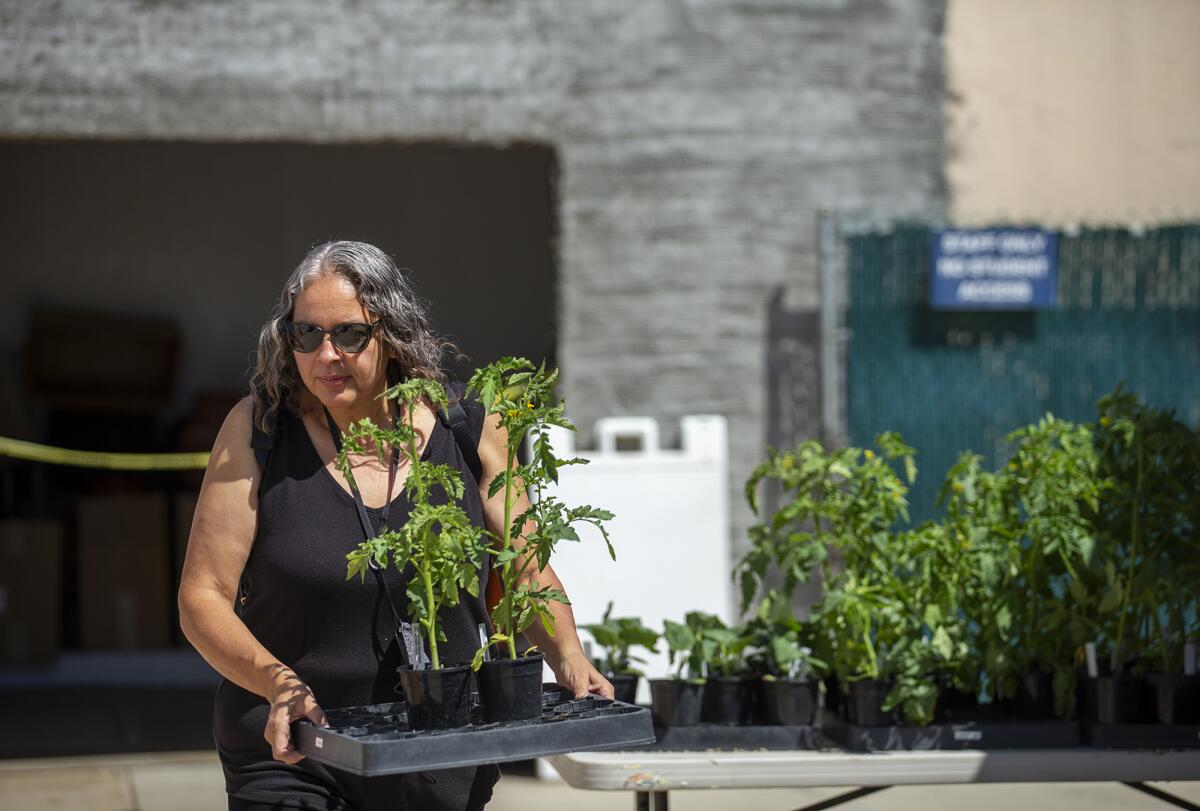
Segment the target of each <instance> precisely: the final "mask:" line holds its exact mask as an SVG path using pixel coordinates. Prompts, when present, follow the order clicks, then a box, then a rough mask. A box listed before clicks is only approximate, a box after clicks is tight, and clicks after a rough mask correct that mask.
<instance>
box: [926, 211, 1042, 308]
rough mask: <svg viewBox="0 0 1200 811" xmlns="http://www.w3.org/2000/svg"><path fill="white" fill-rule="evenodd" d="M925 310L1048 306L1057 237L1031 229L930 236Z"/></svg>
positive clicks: (940, 232)
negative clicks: (929, 262) (930, 247)
mask: <svg viewBox="0 0 1200 811" xmlns="http://www.w3.org/2000/svg"><path fill="white" fill-rule="evenodd" d="M932 248H933V249H932V251H931V254H932V259H931V262H932V267H931V268H930V271H931V278H930V285H929V289H930V299H929V303H930V306H932V307H933V309H935V310H1035V309H1044V308H1048V307H1053V306H1054V304H1055V290H1056V287H1057V282H1058V234H1053V233H1049V232H1047V231H1041V230H1037V229H1032V228H1026V229H981V230H954V231H934V232H933V246H932Z"/></svg>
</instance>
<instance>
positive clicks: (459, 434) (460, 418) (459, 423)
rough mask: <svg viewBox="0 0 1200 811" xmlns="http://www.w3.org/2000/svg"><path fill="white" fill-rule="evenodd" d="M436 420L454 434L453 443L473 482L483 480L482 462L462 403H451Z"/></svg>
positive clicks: (439, 413) (459, 401) (440, 412)
mask: <svg viewBox="0 0 1200 811" xmlns="http://www.w3.org/2000/svg"><path fill="white" fill-rule="evenodd" d="M438 419H439V420H441V422H442V425H444V426H446V427H447V428H449V429H450V430H451V431H452V432H453V433H454V441H455V443H457V444H458V449H459V451H461V452H462V456H463V461H464V462H466V463H467V469H468V470H470V471H471V475H472V476H474V477H475V481H476V482H479V481H480V480H481V479H482V478H483V462H481V461H480V460H479V448H478V447H476V445H475V439H474V438H473V437H472V436H471V423H470V421H469V420H468V418H467V410H466V409H465V408H463V405H462V401H461V400H458V401H456V402H454V403H451V404H450V406H448V407H447V408H444V409H442V410H441V411H439V412H438Z"/></svg>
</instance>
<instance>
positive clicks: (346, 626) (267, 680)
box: [179, 242, 612, 811]
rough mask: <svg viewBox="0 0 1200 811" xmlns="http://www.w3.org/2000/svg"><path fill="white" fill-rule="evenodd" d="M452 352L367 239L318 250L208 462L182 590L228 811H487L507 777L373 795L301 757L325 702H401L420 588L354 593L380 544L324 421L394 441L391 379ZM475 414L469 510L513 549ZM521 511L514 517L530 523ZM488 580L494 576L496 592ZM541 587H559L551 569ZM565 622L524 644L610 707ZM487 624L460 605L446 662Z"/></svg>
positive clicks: (367, 460)
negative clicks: (370, 548) (404, 646)
mask: <svg viewBox="0 0 1200 811" xmlns="http://www.w3.org/2000/svg"><path fill="white" fill-rule="evenodd" d="M446 346H447V345H446V344H444V343H443V342H441V341H439V340H438V339H437V338H436V337H435V336H434V335H433V334H432V333H431V331H430V329H429V327H428V323H427V319H426V316H425V310H424V307H423V305H422V304H421V303H420V302H419V300H418V299H416V297H415V296H414V294H413V291H412V289H411V286H410V285H409V283H408V280H407V279H406V278H405V277H404V276H403V275H402V274H401V272H400V271H399V270H398V269H397V268H396V266H395V264H394V263H393V262H392V260H391V259H390V258H389V257H388V256H387V255H386V254H384V253H383V252H382V251H380V250H379V249H378V248H376V247H374V246H371V245H367V244H364V243H360V242H332V243H327V244H325V245H321V246H318V247H317V248H315V249H313V250H312V251H311V252H310V253H309V255H308V256H306V257H305V258H304V260H303V261H302V262H301V263H300V265H299V266H298V267H297V268H296V270H295V271H294V272H293V273H292V275H291V278H289V279H288V282H287V285H286V287H285V288H284V291H283V294H282V295H281V296H280V299H279V303H278V305H276V307H275V309H274V311H273V312H272V314H271V318H270V319H269V320H268V322H267V323H266V325H265V326H264V327H263V329H262V333H261V335H260V337H259V346H258V356H257V361H256V365H255V369H254V372H253V375H252V378H251V390H252V395H251V396H250V397H247V398H246V399H245V400H243V401H242V402H240V403H239V404H238V405H237V406H235V407H234V409H233V410H232V411H231V412H230V414H229V416H228V417H227V418H226V420H225V423H224V425H223V426H222V428H221V431H220V434H219V435H218V437H217V440H216V444H215V445H214V446H213V453H212V459H211V461H210V462H209V466H208V470H207V472H206V474H205V478H204V484H203V486H202V487H201V490H200V497H199V501H198V503H197V506H196V515H195V519H194V520H193V523H192V533H191V538H190V539H189V542H188V552H187V559H186V562H185V564H184V570H183V577H182V581H181V584H180V589H179V614H180V624H181V626H182V628H183V631H184V633H185V635H186V636H187V638H188V640H189V641H190V642H191V643H192V644H193V645H194V646H195V648H196V649H197V650H198V651H199V652H200V654H201V655H202V656H203V657H204V658H205V659H206V660H207V661H208V662H209V664H211V665H212V666H213V667H214V668H215V669H216V670H217V671H218V672H219V673H221V675H222V676H224V679H223V681H222V682H221V685H220V687H219V688H218V690H217V696H216V706H215V713H214V722H213V731H214V736H215V738H216V742H217V750H218V753H219V755H220V759H221V763H222V767H223V768H224V771H225V777H226V790H227V791H228V793H229V797H230V799H229V807H230V809H243V810H244V809H266V808H277V807H292V808H297V807H298V808H314V809H341V808H354V809H375V808H388V809H422V811H423V810H424V809H430V808H445V809H467V808H472V809H473V808H481V807H482V806H483V805H484V803H486V802H487V800H488V799H489V798H490V797H491V790H492V785H493V784H494V783H495V781H496V779H497V778H498V776H499V771H498V769H497V768H496V767H495V766H483V767H479V768H467V769H451V770H445V771H439V772H423V773H418V774H408V775H398V776H395V777H384V778H372V779H369V780H367V779H363V778H358V777H355V776H354V775H350V774H347V773H344V772H340V771H338V770H334V769H329V768H326V767H322V766H320V765H319V764H315V763H312V762H311V761H306V760H304V759H303V757H302V756H301V755H300V754H299V753H297V752H296V750H295V748H294V747H293V746H292V743H291V740H290V724H291V722H292V721H295V720H297V719H299V718H308V719H310V720H311V721H312V722H313V723H316V724H324V723H325V717H324V713H323V712H322V710H321V704H324V705H325V706H329V707H343V706H354V705H361V704H370V703H379V702H386V701H392V700H395V694H394V692H393V685H394V684H395V682H396V676H395V668H396V666H397V665H398V664H400V663H401V661H402V659H401V656H402V654H401V652H400V651H401V646H400V645H398V644H397V641H396V639H395V637H396V627H395V623H394V621H393V617H392V614H391V611H390V607H389V606H388V599H387V595H386V594H385V593H384V592H385V591H386V592H389V593H390V594H392V595H403V594H404V593H405V588H404V581H405V575H404V574H403V573H401V572H397V571H396V570H395V567H391V568H389V569H388V570H387V571H385V572H384V573H383V577H384V578H385V579H386V581H387V588H386V590H385V589H383V588H381V583H379V582H377V581H376V580H372V579H370V578H368V579H367V580H366V582H365V583H363V582H360V581H359V580H358V579H355V580H351V581H347V580H346V579H345V578H346V575H345V571H346V562H345V555H346V553H347V552H349V551H351V550H352V549H354V548H355V547H356V546H357V545H358V544H359V543H360V542H361V541H362V540H363V538H364V534H365V528H364V527H363V525H362V524H361V523H360V520H359V513H358V511H357V509H356V505H355V501H354V498H355V494H354V493H353V491H352V490H351V488H350V485H349V483H348V482H347V480H346V479H345V478H344V477H343V476H342V474H341V472H340V471H339V470H338V469H337V468H336V466H335V464H334V459H335V456H336V449H335V438H334V436H333V432H332V430H331V426H330V424H329V422H328V421H329V419H332V421H333V422H334V423H335V424H336V427H337V428H338V429H340V430H341V431H345V430H346V429H347V427H348V426H349V425H350V424H351V423H352V422H354V421H356V420H359V419H362V418H364V417H370V418H371V419H372V420H374V421H375V422H376V423H377V424H380V425H391V424H393V422H392V420H393V418H394V414H395V410H394V409H389V408H388V406H387V404H386V403H385V402H384V401H383V400H382V399H381V397H380V395H381V394H382V393H383V391H384V390H385V389H386V387H387V386H388V383H389V379H391V380H393V381H394V380H396V379H399V378H400V377H401V376H423V377H429V378H434V379H438V380H442V381H443V382H445V381H444V378H443V372H442V371H441V366H440V363H441V359H442V354H443V350H444V348H445V347H446ZM463 405H464V408H465V410H466V411H467V415H468V418H469V422H470V426H471V428H472V431H473V436H478V437H479V443H478V451H479V457H480V461H481V462H482V468H483V474H482V476H481V481H479V482H478V483H477V484H478V485H479V486H478V488H477V489H476V488H468V490H467V493H466V497H465V498H464V507H465V509H466V510H467V513H468V514H469V515H471V516H472V518H473V520H475V521H476V523H478V524H480V525H481V526H486V527H487V528H488V529H490V530H492V531H493V532H499V530H500V528H501V525H502V524H503V520H504V518H503V517H504V505H503V503H502V502H503V495H502V493H501V494H497V495H496V497H494V498H490V499H489V498H488V494H487V490H488V487H487V483H488V482H490V481H491V480H492V479H493V478H494V477H495V476H496V475H497V474H498V473H500V472H501V471H502V470H503V466H504V464H505V463H506V454H505V441H506V437H505V435H504V432H503V430H502V429H501V428H500V426H499V424H498V422H497V421H496V420H494V419H492V418H489V419H487V420H485V419H484V414H483V409H482V406H480V405H479V404H478V403H477V402H475V401H473V400H468V401H465V402H464V404H463ZM256 420H257V422H256V423H255V421H256ZM413 422H414V427H415V428H416V429H417V432H418V434H419V436H420V437H421V447H422V449H423V453H424V454H426V455H427V457H428V458H429V459H430V460H431V461H434V462H437V463H442V464H451V465H454V466H456V467H457V468H458V469H459V470H460V471H461V472H462V475H463V477H464V480H465V481H471V474H470V472H469V468H468V466H467V465H466V464H465V462H464V461H463V458H462V454H461V452H460V449H459V447H458V445H457V444H456V442H455V440H454V436H453V434H452V433H451V432H450V430H449V429H448V428H446V427H445V426H443V425H442V424H441V423H440V422H439V420H438V418H437V415H436V414H435V413H434V410H433V408H432V407H431V406H430V405H429V404H428V403H426V404H425V406H424V407H422V408H420V409H418V410H417V413H416V416H415V418H414V421H413ZM252 423H255V424H256V425H257V427H258V428H259V430H260V431H263V432H265V433H264V434H260V436H262V435H271V436H273V445H272V449H271V451H270V454H269V456H268V458H267V462H266V465H265V467H264V468H262V469H260V465H259V462H258V461H257V459H256V456H255V453H254V451H253V449H252V448H251V440H252V437H253V436H254V435H255V432H254V429H253V427H252ZM383 459H384V461H383V462H382V463H381V462H380V461H379V457H378V456H377V455H376V454H375V453H373V452H372V453H367V454H363V455H353V456H352V458H351V461H352V464H353V468H354V479H355V482H356V484H357V486H358V490H359V493H358V495H359V496H360V497H361V499H362V501H363V502H364V503H365V506H366V507H367V510H368V515H369V518H370V520H371V521H372V523H373V529H374V531H376V532H378V531H379V527H380V526H381V525H382V524H383V523H384V520H385V519H388V516H389V513H390V520H388V524H389V525H390V526H393V527H395V526H400V525H401V524H403V522H404V520H405V515H406V512H407V504H406V503H405V499H404V497H403V494H402V486H403V483H404V479H405V477H406V476H407V473H408V470H407V467H408V466H407V465H406V464H405V460H404V456H403V454H399V459H396V458H395V455H393V454H391V453H390V450H389V452H387V453H385V454H384V455H383ZM526 506H527V505H525V504H520V505H518V506H517V510H518V514H519V512H520V511H521V510H524V509H525V508H526ZM486 576H487V573H486V571H481V572H480V579H481V585H482V583H483V582H484V580H485V579H486ZM538 579H539V580H540V581H541V582H542V583H543V584H548V585H553V586H556V587H561V583H559V581H558V578H557V577H556V576H555V575H554V573H553V571H552V570H550V569H549V568H547V569H546V570H545V571H544V572H543V573H542V574H541V575H538ZM480 593H481V594H482V593H484V589H483V588H481V589H480ZM552 610H553V611H554V612H555V615H556V617H557V619H558V625H557V627H558V632H557V633H556V634H555V636H554V637H549V636H548V635H546V634H545V633H544V631H542V630H541V629H540V628H537V627H535V628H534V629H531V630H530V631H529V632H528V635H529V636H530V638H531V641H532V642H533V643H534V644H536V645H537V646H538V648H539V649H540V650H542V651H543V652H545V654H546V661H547V662H548V663H549V665H550V667H551V668H552V669H553V671H554V674H555V676H556V678H557V680H558V682H559V684H561V685H563V686H565V687H568V688H570V689H571V690H573V691H574V693H575V695H576V696H583V695H586V694H587V693H589V692H591V693H599V694H601V695H603V696H605V697H608V698H611V697H612V686H611V685H610V684H609V683H608V682H607V681H606V680H605V679H604V678H603V677H602V676H601V675H600V674H599V673H598V672H597V671H596V669H595V668H594V667H593V666H592V664H591V663H590V662H589V661H588V659H587V657H586V656H585V655H584V653H583V650H582V647H581V646H580V643H579V638H578V636H577V634H576V631H575V622H574V618H573V617H572V614H571V609H570V607H569V606H566V605H560V604H557V603H555V604H552ZM484 621H485V611H484V607H483V605H482V603H481V602H480V600H479V599H476V598H471V597H470V596H469V595H467V594H465V593H464V594H463V600H462V603H461V604H460V605H459V606H457V607H454V608H450V609H448V610H447V611H446V612H445V616H444V619H443V624H444V628H445V631H446V634H447V636H448V638H449V641H448V642H447V643H445V644H443V645H442V647H441V650H442V655H443V658H444V659H445V660H446V661H456V660H457V661H461V662H466V661H469V660H470V658H471V655H472V654H473V653H474V649H475V648H476V647H477V645H478V641H477V640H478V623H480V622H484ZM535 625H536V624H535ZM318 702H320V703H318Z"/></svg>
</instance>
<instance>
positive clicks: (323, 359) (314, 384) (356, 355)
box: [292, 273, 388, 418]
mask: <svg viewBox="0 0 1200 811" xmlns="http://www.w3.org/2000/svg"><path fill="white" fill-rule="evenodd" d="M292 320H293V321H305V322H307V323H309V324H315V325H317V326H318V327H320V328H322V329H324V330H327V331H328V330H331V329H333V328H334V327H336V326H338V325H339V324H352V323H359V324H370V323H372V322H373V321H375V320H376V319H375V317H374V315H373V314H372V313H370V312H368V311H367V308H366V307H364V306H363V304H362V302H360V301H359V300H358V294H357V292H356V291H355V289H354V285H352V284H350V282H348V281H347V280H346V279H345V278H343V277H342V276H339V275H337V274H332V273H331V274H326V275H322V276H318V277H317V278H315V279H313V280H311V281H310V282H309V283H308V284H307V285H306V286H305V288H304V290H303V292H301V293H300V295H298V296H297V297H296V300H295V302H294V304H293V306H292ZM292 357H293V358H295V360H296V369H297V370H299V372H300V379H301V380H302V381H303V382H304V385H305V387H306V388H307V389H308V390H309V391H310V392H312V393H313V394H314V395H315V396H316V398H317V399H318V400H320V401H321V404H322V405H324V406H325V407H326V408H328V409H329V410H330V411H337V412H343V413H344V412H347V411H349V412H350V413H351V414H352V415H353V416H354V417H355V418H358V417H363V416H368V415H370V414H372V413H373V411H374V410H375V409H377V408H379V407H380V406H379V403H380V402H382V401H379V400H377V399H376V398H378V397H379V395H380V394H382V393H383V390H384V389H385V388H386V386H387V360H388V358H387V350H386V347H385V345H384V344H383V342H382V341H381V340H380V339H379V328H376V330H375V332H374V333H373V334H372V335H371V340H370V341H369V342H368V343H367V345H366V347H364V348H363V350H362V351H361V352H345V351H343V350H341V349H338V348H337V347H336V346H334V345H333V341H331V340H330V338H329V335H326V336H325V337H324V339H323V340H322V341H321V345H320V347H318V348H317V349H316V351H314V352H296V351H294V350H293V352H292Z"/></svg>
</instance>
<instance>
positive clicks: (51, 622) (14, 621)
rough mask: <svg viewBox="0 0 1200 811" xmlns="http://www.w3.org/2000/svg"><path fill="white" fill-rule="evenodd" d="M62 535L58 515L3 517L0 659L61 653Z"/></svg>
mask: <svg viewBox="0 0 1200 811" xmlns="http://www.w3.org/2000/svg"><path fill="white" fill-rule="evenodd" d="M62 536H63V528H62V524H61V523H59V522H58V521H26V520H5V521H0V664H4V665H36V664H46V663H49V662H53V661H54V660H55V659H56V658H57V657H58V649H59V641H60V638H61V630H62Z"/></svg>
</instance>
